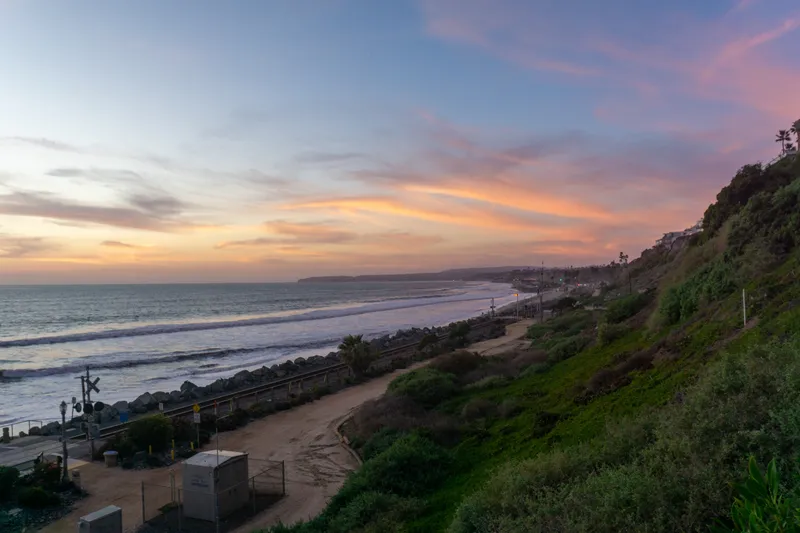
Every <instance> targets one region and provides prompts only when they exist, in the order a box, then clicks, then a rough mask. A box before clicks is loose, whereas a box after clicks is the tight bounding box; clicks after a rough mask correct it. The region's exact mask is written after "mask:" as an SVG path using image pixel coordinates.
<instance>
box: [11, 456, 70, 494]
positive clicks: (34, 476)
mask: <svg viewBox="0 0 800 533" xmlns="http://www.w3.org/2000/svg"><path fill="white" fill-rule="evenodd" d="M61 475H62V471H61V467H60V466H59V465H58V464H56V463H48V462H40V463H37V464H36V465H34V467H33V472H31V473H29V474H28V475H27V476H25V477H24V478H22V479H21V480H20V484H25V485H35V486H39V487H43V488H45V489H48V490H54V489H57V488H59V487H60V486H61Z"/></svg>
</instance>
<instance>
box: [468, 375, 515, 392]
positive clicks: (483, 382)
mask: <svg viewBox="0 0 800 533" xmlns="http://www.w3.org/2000/svg"><path fill="white" fill-rule="evenodd" d="M506 383H508V378H507V377H506V376H499V375H497V374H495V375H492V376H486V377H485V378H481V379H479V380H478V381H476V382H475V383H470V384H469V385H467V386H466V389H468V390H483V389H491V388H493V387H499V386H501V385H505V384H506Z"/></svg>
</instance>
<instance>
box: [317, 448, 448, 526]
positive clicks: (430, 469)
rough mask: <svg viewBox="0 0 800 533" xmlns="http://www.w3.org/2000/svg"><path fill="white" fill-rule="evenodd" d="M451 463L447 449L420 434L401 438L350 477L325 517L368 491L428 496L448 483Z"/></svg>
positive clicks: (330, 515) (332, 514) (333, 500)
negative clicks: (445, 481) (442, 482)
mask: <svg viewBox="0 0 800 533" xmlns="http://www.w3.org/2000/svg"><path fill="white" fill-rule="evenodd" d="M450 464H451V457H450V454H449V453H448V452H447V450H445V449H444V448H442V447H440V446H437V445H436V444H434V443H433V442H431V441H430V440H428V439H426V438H424V437H422V436H420V435H417V434H411V435H406V436H404V437H401V438H399V439H397V440H396V441H395V442H394V443H393V444H392V445H391V447H390V448H389V449H388V450H386V451H384V452H383V453H380V454H378V455H377V456H375V457H374V458H372V459H370V460H369V461H366V462H365V463H364V465H363V466H362V467H361V468H360V469H359V470H356V471H355V472H354V473H353V474H351V475H350V477H348V478H347V481H346V482H345V484H344V486H343V487H342V489H341V490H340V491H339V492H338V493H337V494H336V495H335V496H334V497H333V498H332V499H331V502H330V504H329V505H328V507H327V508H326V510H325V513H324V515H325V516H327V517H332V516H334V515H335V514H337V513H338V512H339V510H341V509H343V508H344V507H345V506H347V505H348V504H349V503H350V502H352V501H353V500H355V499H356V498H357V497H358V496H359V495H360V494H363V493H365V492H367V491H377V492H383V493H386V494H396V495H398V496H412V497H416V496H420V495H423V494H426V493H428V492H430V491H431V490H433V489H435V488H436V487H437V486H438V485H439V483H441V481H443V480H444V478H445V477H446V476H447V473H448V472H449V467H450Z"/></svg>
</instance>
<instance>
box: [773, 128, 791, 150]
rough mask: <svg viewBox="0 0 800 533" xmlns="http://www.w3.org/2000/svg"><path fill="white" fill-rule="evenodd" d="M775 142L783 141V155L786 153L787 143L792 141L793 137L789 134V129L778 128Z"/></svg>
mask: <svg viewBox="0 0 800 533" xmlns="http://www.w3.org/2000/svg"><path fill="white" fill-rule="evenodd" d="M775 142H776V143H781V155H783V154H785V153H786V143H790V142H792V137H791V136H790V135H789V130H778V134H777V135H776V136H775Z"/></svg>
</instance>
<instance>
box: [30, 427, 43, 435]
mask: <svg viewBox="0 0 800 533" xmlns="http://www.w3.org/2000/svg"><path fill="white" fill-rule="evenodd" d="M28 434H29V435H41V434H42V428H40V427H39V426H32V427H31V430H30V431H29V432H28Z"/></svg>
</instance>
